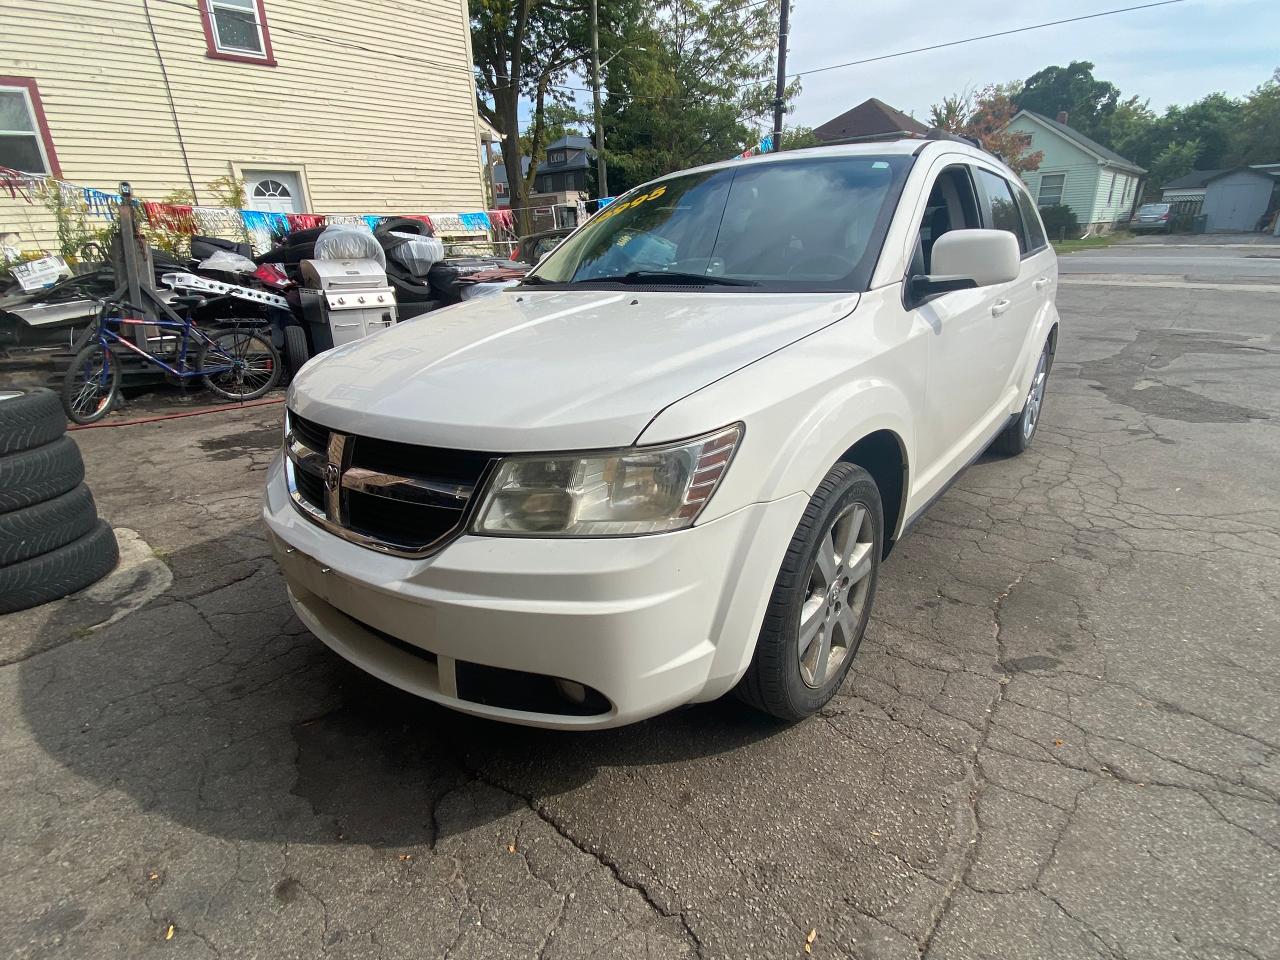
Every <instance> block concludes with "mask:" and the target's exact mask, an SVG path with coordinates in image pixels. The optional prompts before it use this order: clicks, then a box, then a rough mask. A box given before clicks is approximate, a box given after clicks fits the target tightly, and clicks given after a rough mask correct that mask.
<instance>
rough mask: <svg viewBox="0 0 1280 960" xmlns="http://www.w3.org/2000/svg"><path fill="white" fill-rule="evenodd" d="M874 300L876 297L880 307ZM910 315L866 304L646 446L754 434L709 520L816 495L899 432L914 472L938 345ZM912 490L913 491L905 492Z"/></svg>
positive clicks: (710, 391)
mask: <svg viewBox="0 0 1280 960" xmlns="http://www.w3.org/2000/svg"><path fill="white" fill-rule="evenodd" d="M871 296H873V295H868V298H870V297H871ZM913 324H914V321H913V319H912V318H911V317H910V316H907V315H905V314H903V313H902V312H901V311H897V312H894V311H891V310H877V309H876V308H875V305H874V304H872V305H870V309H865V310H864V309H863V307H862V306H861V305H860V306H859V309H858V310H856V311H855V312H854V313H853V314H852V315H851V316H849V317H847V318H845V319H844V320H842V321H840V322H839V323H838V324H835V325H833V326H832V327H829V328H827V329H825V330H822V331H820V332H819V333H817V334H814V335H813V336H810V337H807V338H805V339H804V340H802V341H799V342H797V343H795V344H792V345H791V346H790V347H787V348H786V349H785V350H781V351H778V352H777V353H775V354H772V355H771V356H768V357H765V358H762V359H761V360H759V361H757V362H756V363H754V364H751V365H750V366H748V367H745V368H743V369H742V370H739V371H737V372H736V373H734V374H733V375H731V376H729V377H725V378H724V379H722V380H719V381H717V382H716V383H713V384H710V385H708V386H707V387H704V388H703V389H702V390H699V391H698V392H697V393H694V394H692V395H690V396H688V397H685V398H684V399H683V400H680V401H679V402H677V403H675V404H673V405H672V406H670V407H668V408H667V409H665V410H663V411H662V412H661V413H660V414H659V415H658V416H657V417H655V418H654V420H653V422H652V423H650V424H649V426H648V427H647V428H646V429H645V431H644V433H643V434H641V437H640V439H639V442H640V443H642V444H649V443H662V442H667V441H671V440H676V439H679V438H681V437H688V436H695V435H697V434H699V433H703V432H705V431H707V430H709V429H714V428H715V427H716V426H722V425H724V424H728V423H733V422H734V421H742V422H743V423H744V424H745V425H746V432H745V433H744V435H743V438H742V442H741V445H740V446H739V449H738V451H737V453H736V455H735V457H734V462H733V465H732V466H731V467H730V468H729V470H728V472H727V473H726V474H725V477H724V480H723V481H722V483H721V486H720V488H719V489H718V490H717V491H716V493H715V496H714V497H712V499H711V502H710V503H709V504H708V506H707V509H706V511H705V512H704V514H703V519H704V520H711V519H714V518H716V517H721V516H724V515H726V514H728V513H731V512H733V511H734V510H738V509H740V508H742V507H744V506H746V505H747V504H750V503H757V502H761V501H772V500H780V499H782V498H784V497H787V496H790V495H792V494H795V493H805V494H807V495H812V494H813V491H814V490H815V489H816V488H817V485H818V484H819V483H820V482H821V481H822V478H823V477H824V476H825V475H826V473H827V471H828V470H829V469H830V468H831V466H832V464H834V463H836V461H838V460H839V459H840V457H841V456H842V455H843V454H844V453H845V452H846V451H847V450H848V449H849V448H850V447H852V446H853V445H854V444H856V443H857V442H858V441H859V440H861V439H862V438H863V437H865V436H867V435H868V434H871V433H874V432H876V431H879V430H888V431H891V432H892V433H893V434H894V435H895V436H896V437H897V438H898V441H899V444H900V445H901V448H902V450H903V452H904V455H905V458H906V460H907V462H908V464H909V463H910V457H911V453H912V451H913V450H914V449H915V427H914V423H915V421H914V417H913V415H912V410H913V409H914V405H913V403H912V402H911V399H910V398H911V397H915V398H916V404H918V403H919V402H920V399H922V398H923V397H924V389H925V377H926V371H927V366H928V344H927V341H926V339H925V338H924V335H923V331H918V330H916V329H915V327H914V326H913ZM904 489H910V486H909V484H904Z"/></svg>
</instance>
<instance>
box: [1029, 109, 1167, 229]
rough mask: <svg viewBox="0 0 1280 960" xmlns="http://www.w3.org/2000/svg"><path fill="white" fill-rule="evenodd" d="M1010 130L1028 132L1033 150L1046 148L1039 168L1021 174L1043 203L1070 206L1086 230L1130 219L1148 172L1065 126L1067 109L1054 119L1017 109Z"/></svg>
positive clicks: (1104, 227)
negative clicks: (1143, 177) (1144, 176)
mask: <svg viewBox="0 0 1280 960" xmlns="http://www.w3.org/2000/svg"><path fill="white" fill-rule="evenodd" d="M1006 129H1007V130H1010V131H1012V132H1015V133H1025V134H1027V135H1028V136H1030V137H1031V151H1032V152H1034V151H1036V150H1042V151H1044V160H1043V161H1041V163H1040V169H1038V170H1032V171H1030V172H1028V173H1024V174H1023V175H1022V179H1023V180H1024V181H1025V182H1026V184H1027V189H1028V190H1030V191H1031V196H1033V197H1035V198H1036V201H1037V202H1038V203H1039V204H1040V206H1042V207H1048V206H1053V205H1054V204H1059V203H1061V204H1064V205H1066V206H1068V207H1070V208H1071V209H1072V211H1073V212H1074V213H1075V215H1076V217H1077V219H1079V221H1080V228H1081V232H1082V233H1083V232H1084V231H1086V230H1088V231H1091V232H1093V233H1106V232H1107V231H1108V230H1111V229H1113V228H1114V227H1116V226H1117V225H1119V224H1123V223H1126V222H1128V219H1129V215H1130V213H1131V212H1132V211H1133V207H1134V204H1135V201H1136V199H1137V197H1138V196H1139V191H1140V188H1141V185H1142V176H1143V174H1145V173H1146V172H1147V171H1146V170H1144V169H1142V167H1140V166H1138V165H1137V164H1136V163H1132V162H1130V161H1128V160H1126V159H1125V158H1124V157H1122V156H1120V154H1118V153H1116V152H1115V151H1114V150H1109V149H1107V148H1106V147H1104V146H1103V145H1102V144H1100V143H1096V142H1095V141H1093V140H1090V139H1089V138H1088V137H1086V136H1085V135H1084V134H1083V133H1081V132H1080V131H1079V130H1073V129H1072V128H1071V127H1069V126H1067V115H1066V114H1065V113H1060V114H1058V119H1057V120H1050V119H1049V118H1048V117H1045V116H1041V115H1040V114H1038V113H1033V112H1032V111H1030V110H1019V111H1018V113H1017V114H1016V115H1015V116H1014V118H1013V119H1012V120H1010V121H1009V125H1008V127H1007V128H1006Z"/></svg>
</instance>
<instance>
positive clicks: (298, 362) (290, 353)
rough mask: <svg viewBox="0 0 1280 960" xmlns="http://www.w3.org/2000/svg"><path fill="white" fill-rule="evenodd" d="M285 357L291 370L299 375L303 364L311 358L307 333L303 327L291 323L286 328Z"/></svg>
mask: <svg viewBox="0 0 1280 960" xmlns="http://www.w3.org/2000/svg"><path fill="white" fill-rule="evenodd" d="M284 359H285V364H286V365H287V366H288V367H289V372H290V373H291V374H293V375H294V376H297V374H298V371H299V370H301V369H302V365H303V364H304V363H306V362H307V361H308V360H310V359H311V348H310V347H309V346H307V334H306V331H304V330H303V329H302V328H301V327H299V326H295V325H293V324H290V325H289V326H287V327H285V328H284Z"/></svg>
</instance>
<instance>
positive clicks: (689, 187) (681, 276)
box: [526, 155, 912, 291]
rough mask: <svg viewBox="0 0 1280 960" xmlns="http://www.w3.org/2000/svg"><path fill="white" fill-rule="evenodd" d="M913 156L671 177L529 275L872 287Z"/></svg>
mask: <svg viewBox="0 0 1280 960" xmlns="http://www.w3.org/2000/svg"><path fill="white" fill-rule="evenodd" d="M911 159H912V158H911V157H909V156H904V155H896V156H836V157H819V158H811V157H806V158H803V159H796V160H778V161H773V162H765V163H748V164H743V165H742V166H736V167H727V168H721V169H718V170H711V171H705V172H702V173H691V174H686V175H684V176H677V177H672V178H670V179H668V180H663V181H661V182H659V183H656V184H653V185H651V186H649V187H641V188H639V189H637V190H633V191H631V192H630V193H628V194H626V195H625V196H623V197H620V198H619V199H618V200H616V201H614V202H613V204H611V205H610V206H608V207H606V208H605V209H604V210H602V211H601V212H600V213H599V214H597V215H596V216H595V217H593V218H592V219H591V220H590V221H589V222H588V223H587V224H586V226H584V227H583V228H582V229H581V230H580V231H578V232H577V233H575V234H574V235H573V236H571V237H570V238H569V239H567V240H566V241H565V242H564V243H562V244H561V245H560V247H559V248H557V249H556V251H555V252H554V253H552V254H551V255H550V256H549V257H548V258H547V259H546V260H545V261H544V262H543V263H542V264H540V265H539V266H538V268H537V269H536V270H535V271H534V272H533V273H532V274H531V275H530V277H529V278H527V279H526V282H532V283H551V284H574V285H579V284H584V285H587V284H603V285H612V284H617V283H641V284H646V285H647V284H655V285H665V286H670V285H673V284H677V283H678V284H684V285H686V286H692V287H694V288H696V289H721V288H723V289H726V290H728V289H744V288H760V289H763V290H792V291H803V290H865V289H866V283H867V280H868V279H869V277H870V275H871V270H872V268H873V267H874V266H875V261H876V255H877V254H878V252H879V248H880V243H881V241H882V240H883V236H884V232H885V230H886V229H887V227H888V221H889V218H890V217H891V216H892V214H893V208H894V206H895V205H896V203H897V200H898V195H899V194H900V193H901V190H902V182H903V180H904V179H905V178H906V173H907V171H908V169H909V168H910V165H911Z"/></svg>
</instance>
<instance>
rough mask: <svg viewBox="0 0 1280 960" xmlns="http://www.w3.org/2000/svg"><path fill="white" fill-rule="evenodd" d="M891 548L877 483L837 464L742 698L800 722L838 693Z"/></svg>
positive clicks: (809, 513)
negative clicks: (885, 551) (886, 539)
mask: <svg viewBox="0 0 1280 960" xmlns="http://www.w3.org/2000/svg"><path fill="white" fill-rule="evenodd" d="M883 543H884V510H883V508H882V506H881V503H880V491H879V489H878V488H877V487H876V484H875V481H874V480H872V479H871V475H870V474H869V473H867V471H866V470H864V469H862V468H861V467H859V466H856V465H854V464H851V463H838V464H836V465H835V466H834V467H832V468H831V470H830V471H829V472H828V473H827V476H826V477H825V478H824V479H823V481H822V483H821V484H819V485H818V490H817V492H816V493H815V494H814V496H813V499H812V500H810V501H809V506H808V507H807V508H806V510H805V512H804V516H803V517H802V518H801V519H800V525H799V526H798V527H797V528H796V532H795V535H794V536H793V537H792V539H791V545H790V546H789V547H788V548H787V553H786V556H785V557H784V558H783V561H782V569H781V570H779V571H778V579H777V581H776V582H775V584H774V588H773V595H772V597H771V598H770V600H769V607H768V610H767V611H766V613H765V618H764V623H763V625H762V626H761V629H760V638H759V640H758V641H757V642H756V651H755V656H754V657H753V659H752V661H751V666H750V667H748V668H747V672H746V675H745V676H744V677H743V678H742V681H741V683H739V684H738V687H737V691H736V692H737V694H738V696H739V697H741V698H742V699H743V700H745V701H747V702H748V703H750V704H751V705H752V706H754V707H756V708H758V709H760V710H763V711H765V712H766V713H771V714H773V715H774V716H775V717H780V718H782V719H784V720H798V719H800V718H802V717H807V716H809V715H811V714H814V713H816V712H817V711H818V710H820V709H821V708H822V706H823V705H824V704H826V702H827V701H828V700H830V699H831V698H832V697H833V696H834V695H835V692H836V691H837V690H838V689H839V688H840V684H841V683H843V682H844V678H845V675H846V674H847V673H848V672H849V667H850V666H851V665H852V663H853V658H854V655H855V654H856V653H857V651H858V647H859V645H860V644H861V643H862V635H863V634H864V633H865V632H866V629H867V621H868V620H869V619H870V616H871V604H872V601H873V600H874V598H875V592H876V580H877V578H878V576H879V573H880V556H881V554H882V553H883Z"/></svg>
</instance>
